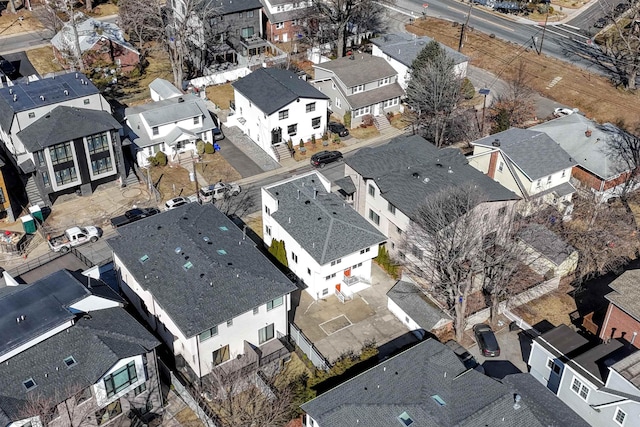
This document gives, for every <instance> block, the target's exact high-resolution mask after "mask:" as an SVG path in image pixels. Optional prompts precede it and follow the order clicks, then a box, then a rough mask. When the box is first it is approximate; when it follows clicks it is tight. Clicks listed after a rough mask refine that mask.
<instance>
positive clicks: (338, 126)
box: [327, 122, 349, 136]
mask: <svg viewBox="0 0 640 427" xmlns="http://www.w3.org/2000/svg"><path fill="white" fill-rule="evenodd" d="M327 127H328V128H329V132H331V133H337V134H338V135H339V136H348V135H349V129H347V128H346V127H344V125H343V124H342V123H338V122H329V124H328V125H327Z"/></svg>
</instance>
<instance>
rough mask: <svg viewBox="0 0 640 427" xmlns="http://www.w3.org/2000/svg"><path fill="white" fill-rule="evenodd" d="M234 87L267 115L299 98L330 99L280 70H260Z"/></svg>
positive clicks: (294, 75)
mask: <svg viewBox="0 0 640 427" xmlns="http://www.w3.org/2000/svg"><path fill="white" fill-rule="evenodd" d="M232 86H233V88H234V89H235V90H237V91H238V92H240V93H241V94H242V95H244V96H245V97H246V98H247V99H248V100H250V101H251V102H253V103H254V104H255V105H256V106H257V107H258V108H260V110H262V112H264V113H265V114H267V115H271V114H273V113H275V112H276V111H278V110H280V109H281V108H283V107H285V106H287V105H289V104H291V103H292V102H294V101H295V100H296V99H298V98H311V99H329V97H327V95H325V94H324V93H322V92H320V91H319V90H318V89H316V88H315V87H313V86H311V84H309V83H307V82H306V81H304V80H302V79H301V78H299V77H298V76H297V75H296V74H295V73H293V72H291V71H289V70H281V69H278V68H260V69H258V70H256V71H254V72H253V73H251V74H249V75H247V76H246V77H243V78H241V79H240V80H238V81H236V82H234V83H232Z"/></svg>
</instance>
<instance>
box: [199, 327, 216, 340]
mask: <svg viewBox="0 0 640 427" xmlns="http://www.w3.org/2000/svg"><path fill="white" fill-rule="evenodd" d="M216 335H218V326H217V325H216V326H214V327H213V328H211V329H207V330H206V331H204V332H202V333H201V334H200V335H198V338H199V339H200V342H203V341H206V340H208V339H209V338H211V337H215V336H216Z"/></svg>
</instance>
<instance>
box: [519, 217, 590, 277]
mask: <svg viewBox="0 0 640 427" xmlns="http://www.w3.org/2000/svg"><path fill="white" fill-rule="evenodd" d="M518 239H519V242H520V244H522V245H524V250H525V253H526V254H527V256H528V257H529V262H527V265H528V266H529V267H530V268H532V269H533V270H535V271H536V272H537V273H538V274H540V275H542V276H543V277H547V278H550V277H554V276H558V277H564V276H567V275H568V274H571V273H573V272H574V271H575V269H576V267H577V266H578V258H579V256H578V251H577V250H576V249H575V248H574V247H573V246H571V245H569V244H568V243H567V242H565V241H564V240H562V239H561V238H560V236H558V235H557V234H556V233H554V232H553V231H551V230H549V229H548V228H547V227H545V226H544V225H542V224H536V223H531V224H527V225H526V226H525V227H523V228H522V229H521V230H520V231H519V232H518Z"/></svg>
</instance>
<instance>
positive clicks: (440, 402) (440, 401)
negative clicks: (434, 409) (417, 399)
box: [431, 394, 447, 406]
mask: <svg viewBox="0 0 640 427" xmlns="http://www.w3.org/2000/svg"><path fill="white" fill-rule="evenodd" d="M431 398H432V399H433V401H434V402H436V403H437V404H438V405H440V406H444V405H446V404H447V402H445V401H444V399H443V398H441V397H440V396H439V395H437V394H434V395H433V396H431Z"/></svg>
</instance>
